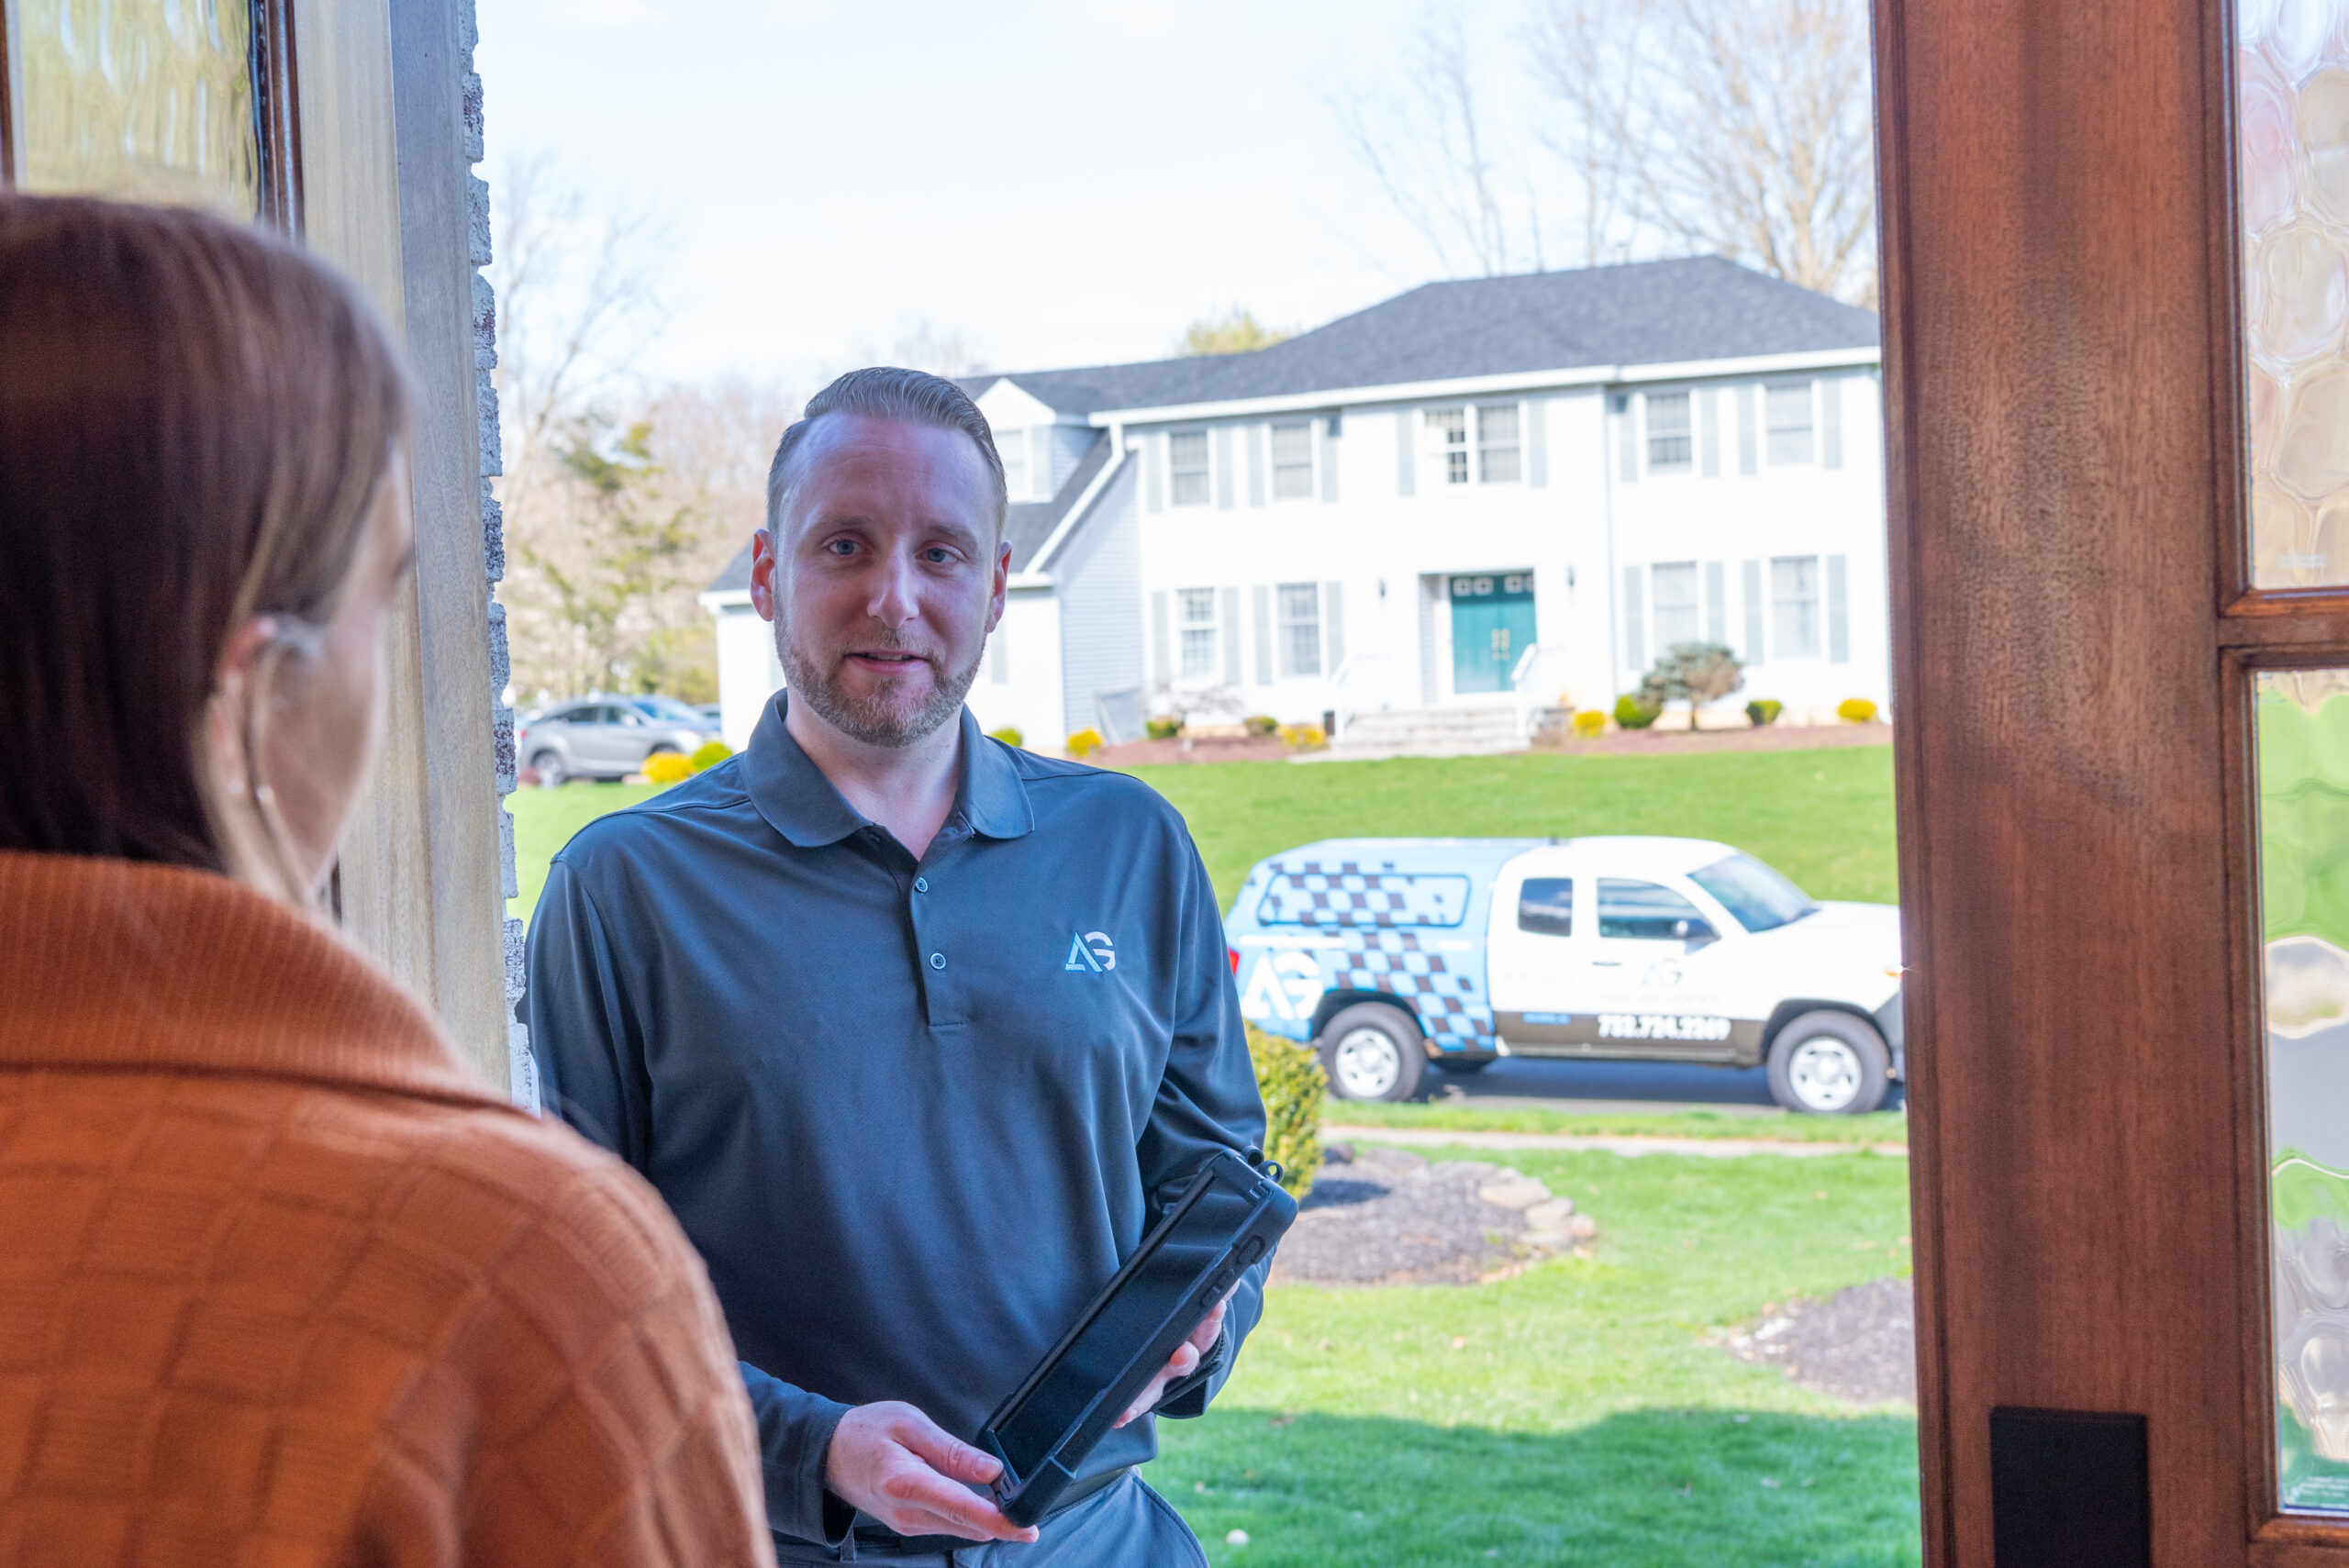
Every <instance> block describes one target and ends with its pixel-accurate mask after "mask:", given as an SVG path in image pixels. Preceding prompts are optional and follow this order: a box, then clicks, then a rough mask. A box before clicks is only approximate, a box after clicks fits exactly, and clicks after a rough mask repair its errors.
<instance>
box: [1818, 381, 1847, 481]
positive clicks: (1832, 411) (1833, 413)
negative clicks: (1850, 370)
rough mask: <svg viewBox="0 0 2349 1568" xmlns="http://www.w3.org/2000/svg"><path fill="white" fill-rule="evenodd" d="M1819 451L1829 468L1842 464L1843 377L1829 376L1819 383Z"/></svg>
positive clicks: (1821, 458) (1839, 466)
mask: <svg viewBox="0 0 2349 1568" xmlns="http://www.w3.org/2000/svg"><path fill="white" fill-rule="evenodd" d="M1819 453H1820V462H1823V463H1825V464H1826V465H1827V466H1828V467H1829V468H1841V467H1842V466H1843V379H1842V377H1841V376H1829V377H1827V378H1826V379H1825V380H1823V381H1821V382H1820V384H1819Z"/></svg>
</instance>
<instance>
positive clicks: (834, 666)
mask: <svg viewBox="0 0 2349 1568" xmlns="http://www.w3.org/2000/svg"><path fill="white" fill-rule="evenodd" d="M878 640H879V641H880V642H881V644H882V645H883V646H884V647H897V646H901V645H900V644H898V643H897V642H896V639H895V638H891V637H884V638H881V639H878ZM774 651H775V657H776V658H777V659H779V660H781V661H782V662H783V678H784V680H785V683H786V684H787V687H788V689H789V691H790V693H791V695H792V696H793V697H795V698H796V699H798V700H800V701H803V702H805V703H806V704H807V706H809V707H810V708H813V709H814V710H815V712H816V717H818V718H820V719H822V720H823V721H824V722H825V723H826V724H829V725H830V726H831V727H832V728H834V729H837V730H839V731H840V732H841V734H843V735H846V736H848V737H850V738H851V739H852V740H862V741H863V742H864V743H865V744H866V745H868V746H888V747H904V746H910V745H912V744H913V743H914V742H915V741H917V740H920V739H921V738H922V737H923V736H925V735H928V734H930V733H931V732H932V731H934V730H935V729H937V728H938V727H939V726H941V725H942V724H944V723H945V722H946V721H947V720H949V719H951V718H952V717H954V716H955V715H956V714H958V713H960V712H962V711H963V697H964V696H965V695H968V694H969V692H970V690H971V683H972V682H974V681H975V680H977V679H978V675H979V663H980V661H982V660H983V659H985V657H986V645H985V642H982V643H981V644H980V645H979V651H978V652H977V653H976V654H974V656H973V657H972V660H971V662H970V664H969V665H968V666H967V667H965V668H964V669H962V670H960V671H954V672H949V671H946V670H943V669H941V668H940V667H939V664H938V662H937V661H936V660H934V659H924V660H923V661H922V662H923V663H925V664H928V665H929V666H930V674H931V682H930V695H929V697H928V698H926V699H925V700H924V701H923V703H922V705H921V706H919V707H918V708H916V709H915V710H914V711H913V712H912V713H910V714H907V713H904V712H901V711H899V710H898V708H897V706H896V705H895V704H894V703H891V702H889V701H888V700H887V699H886V698H882V699H879V700H874V699H869V698H859V697H852V696H851V695H849V694H848V693H847V692H846V691H844V690H842V689H841V682H840V666H839V663H838V662H837V661H835V662H832V663H830V664H825V663H823V662H819V661H818V660H817V659H815V658H813V657H810V656H809V655H808V654H807V652H806V651H804V650H802V649H801V648H800V647H799V646H798V644H797V643H796V641H795V639H793V638H792V636H791V631H790V627H789V624H788V623H787V622H785V621H783V620H781V619H778V620H777V621H776V622H775V628H774Z"/></svg>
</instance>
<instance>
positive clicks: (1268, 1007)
mask: <svg viewBox="0 0 2349 1568" xmlns="http://www.w3.org/2000/svg"><path fill="white" fill-rule="evenodd" d="M1321 991H1322V985H1321V964H1320V962H1319V960H1317V959H1316V958H1314V956H1313V955H1312V954H1311V953H1309V952H1300V951H1297V949H1295V948H1284V949H1278V950H1275V951H1272V952H1268V953H1266V954H1264V957H1262V958H1260V959H1258V960H1257V961H1256V967H1255V968H1254V969H1252V970H1251V971H1250V972H1249V974H1248V984H1247V987H1246V988H1245V989H1244V990H1242V991H1241V993H1240V1011H1241V1013H1242V1014H1243V1015H1244V1016H1246V1017H1248V1018H1281V1019H1285V1020H1286V1019H1295V1018H1311V1017H1312V1016H1313V1004H1314V1003H1316V1002H1318V1001H1319V1000H1320V998H1321Z"/></svg>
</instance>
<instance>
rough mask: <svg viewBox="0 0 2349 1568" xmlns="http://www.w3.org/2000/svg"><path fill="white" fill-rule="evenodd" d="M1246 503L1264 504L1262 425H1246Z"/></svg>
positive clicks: (1251, 504) (1253, 504)
mask: <svg viewBox="0 0 2349 1568" xmlns="http://www.w3.org/2000/svg"><path fill="white" fill-rule="evenodd" d="M1248 504H1249V505H1250V506H1263V505H1264V426H1262V425H1251V426H1249V427H1248Z"/></svg>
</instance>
